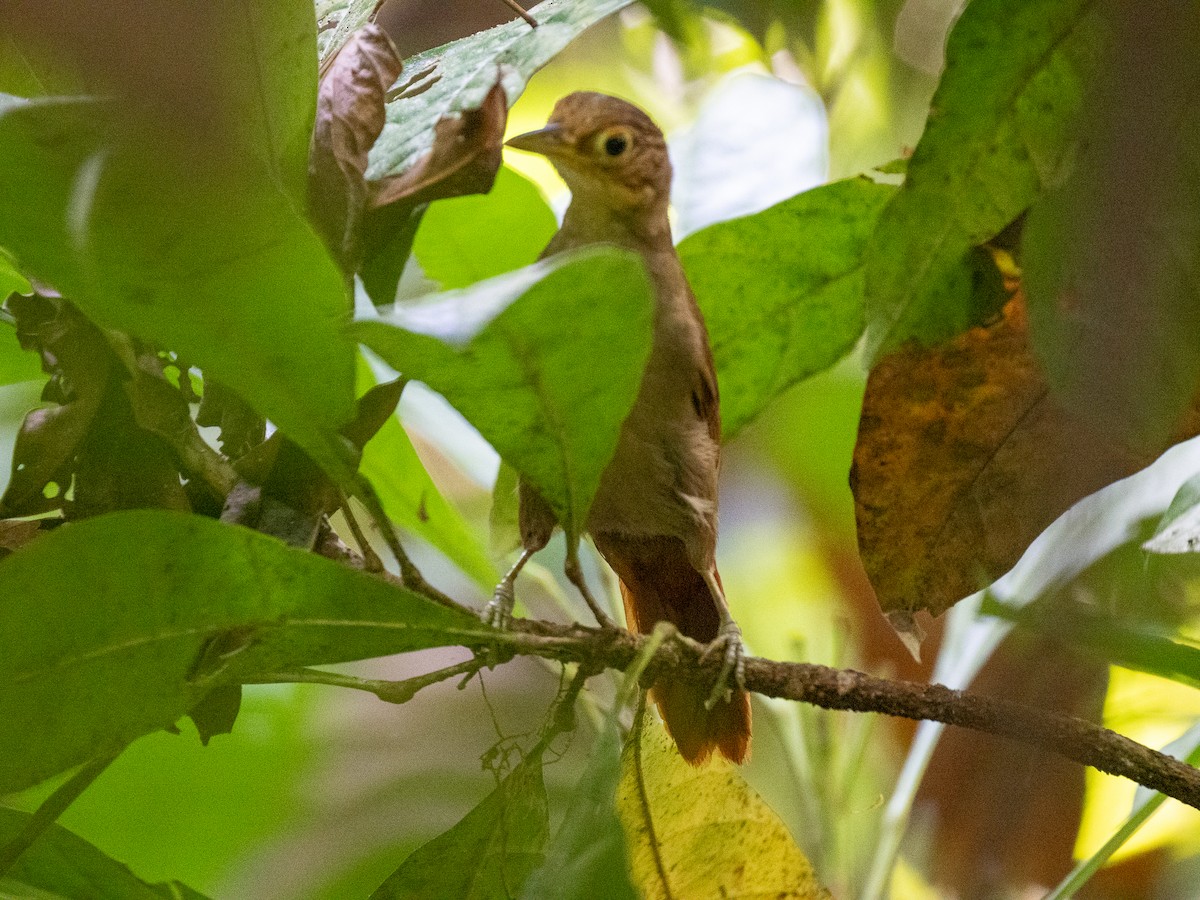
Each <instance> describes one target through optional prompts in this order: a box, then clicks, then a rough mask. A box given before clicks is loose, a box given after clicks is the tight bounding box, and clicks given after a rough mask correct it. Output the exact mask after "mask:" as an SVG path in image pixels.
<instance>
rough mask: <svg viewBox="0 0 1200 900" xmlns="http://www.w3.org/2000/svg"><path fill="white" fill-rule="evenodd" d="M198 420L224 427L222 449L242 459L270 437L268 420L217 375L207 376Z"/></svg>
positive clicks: (198, 423)
mask: <svg viewBox="0 0 1200 900" xmlns="http://www.w3.org/2000/svg"><path fill="white" fill-rule="evenodd" d="M196 424H197V425H203V426H208V427H218V428H220V429H221V438H220V444H221V452H222V453H224V454H225V456H227V457H228V458H229V459H241V458H242V457H243V456H245V455H246V454H247V453H249V452H250V451H251V450H253V449H254V448H255V447H257V446H259V445H260V444H262V442H263V441H265V440H266V438H267V428H266V421H265V420H264V419H263V417H262V416H260V415H259V414H258V413H256V412H255V411H254V410H253V409H251V408H250V405H249V404H248V403H246V401H245V400H243V399H242V398H241V397H239V396H238V395H237V394H235V393H234V392H233V391H231V390H230V389H229V388H227V387H225V385H224V384H222V383H221V382H219V381H217V380H216V379H215V378H212V377H209V376H206V377H205V379H204V397H203V398H202V399H201V400H200V408H199V409H197V410H196Z"/></svg>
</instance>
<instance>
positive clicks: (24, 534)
mask: <svg viewBox="0 0 1200 900" xmlns="http://www.w3.org/2000/svg"><path fill="white" fill-rule="evenodd" d="M41 530H42V528H41V524H40V523H39V522H38V521H37V520H31V519H0V559H3V558H4V557H6V556H8V554H10V553H12V552H13V551H14V550H19V549H20V548H21V547H23V546H25V545H26V544H28V543H29V542H30V541H32V540H33V539H34V538H35V537H37V536H38V535H39V534H40V533H41Z"/></svg>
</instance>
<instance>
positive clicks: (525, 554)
mask: <svg viewBox="0 0 1200 900" xmlns="http://www.w3.org/2000/svg"><path fill="white" fill-rule="evenodd" d="M533 553H534V551H533V550H530V549H528V548H526V549H525V550H522V551H521V555H520V557H518V559H517V561H516V562H515V563H513V566H512V568H511V569H509V570H508V572H507V573H505V575H504V577H503V578H501V579H500V583H499V584H498V585H496V590H495V591H493V592H492V599H491V600H489V601H488V604H487V606H485V607H484V608H483V612H482V613H480V615H479V617H480V618H481V619H483V621H484V622H486V623H487V624H488V625H491V626H492V627H493V628H499V629H500V630H501V631H505V630H506V629H507V628H508V626H509V624H510V623H511V622H512V611H513V604H514V603H516V602H517V595H516V590H515V588H514V585H515V584H516V581H517V576H518V575H519V574H520V573H521V570H522V569H523V568H525V563H527V562H529V558H530V557H531V556H533Z"/></svg>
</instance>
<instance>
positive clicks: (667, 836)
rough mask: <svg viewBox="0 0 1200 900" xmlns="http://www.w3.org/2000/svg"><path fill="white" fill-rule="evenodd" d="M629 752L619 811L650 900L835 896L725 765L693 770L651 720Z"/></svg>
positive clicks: (637, 877)
mask: <svg viewBox="0 0 1200 900" xmlns="http://www.w3.org/2000/svg"><path fill="white" fill-rule="evenodd" d="M634 734H635V737H634V738H632V739H631V740H630V742H629V744H628V746H627V747H626V748H625V753H624V756H623V759H622V763H621V770H622V771H621V783H620V787H619V788H618V790H617V810H618V812H619V813H620V816H621V821H622V822H623V823H624V826H625V833H626V836H627V839H628V842H629V853H630V862H631V864H632V866H633V881H634V884H635V885H637V887H638V888H639V890H641V892H642V895H643V896H644V897H646V898H647V900H651V898H667V897H688V898H691V900H707V898H714V900H715V898H719V897H744V896H769V897H777V898H780V900H784V898H795V900H820V898H828V897H829V894H828V892H827V891H825V889H824V888H822V887H821V886H820V884H819V883H818V882H817V879H816V876H815V874H814V873H813V870H812V866H811V865H810V864H809V862H808V860H807V859H805V857H804V854H803V853H801V852H800V849H799V848H798V847H797V846H796V843H795V841H793V840H792V836H791V835H790V834H789V833H788V830H787V827H786V826H785V825H784V824H783V822H782V821H781V820H780V819H779V817H778V816H777V815H776V814H775V813H774V812H773V811H772V810H771V808H770V807H768V806H767V805H766V803H764V802H763V800H762V798H761V797H759V796H758V794H756V793H755V792H754V791H753V790H751V788H750V786H749V785H748V784H746V782H745V781H744V780H743V778H742V776H741V775H740V774H739V773H738V770H737V767H736V766H734V765H733V764H732V763H729V762H726V761H725V760H723V759H719V758H718V759H715V760H714V761H713V762H712V763H710V764H708V765H707V766H702V767H698V768H697V767H693V766H690V765H688V764H687V763H685V762H684V761H683V757H681V756H680V755H679V751H678V750H676V749H675V744H674V743H673V742H672V741H671V739H670V738H669V737H668V736H667V733H666V731H665V730H664V729H663V728H662V726H661V725H659V724H658V723H657V720H654V719H651V718H650V717H649V716H647V717H646V718H645V720H644V722H643V725H642V727H641V729H640V730H635V732H634Z"/></svg>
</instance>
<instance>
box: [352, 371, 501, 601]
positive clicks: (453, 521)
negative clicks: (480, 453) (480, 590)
mask: <svg viewBox="0 0 1200 900" xmlns="http://www.w3.org/2000/svg"><path fill="white" fill-rule="evenodd" d="M358 372H359V389H360V392H362V391H363V390H365V389H366V388H367V387H369V385H370V384H372V383H373V379H372V377H371V375H370V370H369V369H368V368H367V366H366V363H365V362H361V361H360V363H359V370H358ZM359 471H361V472H362V473H363V474H364V475H366V476H367V478H368V480H370V482H371V484H372V485H374V487H375V491H376V492H377V493H378V494H379V499H380V501H382V503H383V509H384V511H385V512H386V513H387V514H388V516H389V517H390V518H391V519H393V520H394V521H396V522H397V523H398V524H399V525H401V526H402V527H403V528H405V529H407V530H408V531H411V532H412V533H413V534H416V535H418V536H420V537H422V538H424V539H425V540H427V541H429V543H431V544H432V545H433V546H434V547H436V548H437V549H439V550H441V551H442V552H443V553H445V554H446V556H448V557H449V558H450V559H451V560H452V561H453V562H454V563H456V564H457V565H458V566H460V567H461V568H462V570H463V571H464V572H466V573H467V574H468V575H470V576H471V577H472V578H473V579H475V581H476V582H477V583H478V584H480V585H482V586H484V587H487V588H489V589H490V588H492V587H494V586H495V584H496V581H497V580H498V575H497V573H496V569H495V566H493V565H492V563H491V560H490V559H489V558H488V554H487V552H486V551H485V550H484V548H483V546H482V542H481V541H480V539H479V535H478V534H477V533H476V532H475V531H474V530H473V529H472V528H471V526H470V525H468V524H467V522H466V521H465V520H464V519H463V517H462V514H461V513H460V512H459V511H458V510H457V509H456V508H455V507H454V506H452V505H451V504H450V503H449V502H447V500H446V498H445V497H443V496H442V493H441V491H439V490H438V488H437V485H436V484H434V483H433V479H432V478H430V477H429V473H428V472H427V471H426V470H425V466H424V465H423V464H422V463H421V459H420V457H418V456H417V451H416V450H415V449H414V448H413V444H412V441H411V440H410V439H409V437H408V432H406V431H405V430H404V427H403V426H402V425H401V424H400V420H399V419H397V418H396V416H395V415H391V416H389V417H388V420H387V421H386V422H385V423H384V425H383V427H382V428H380V429H379V431H378V432H376V434H375V436H374V437H373V438H371V440H370V441H368V442H367V445H366V447H365V448H364V449H363V455H362V462H361V464H360V465H359Z"/></svg>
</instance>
